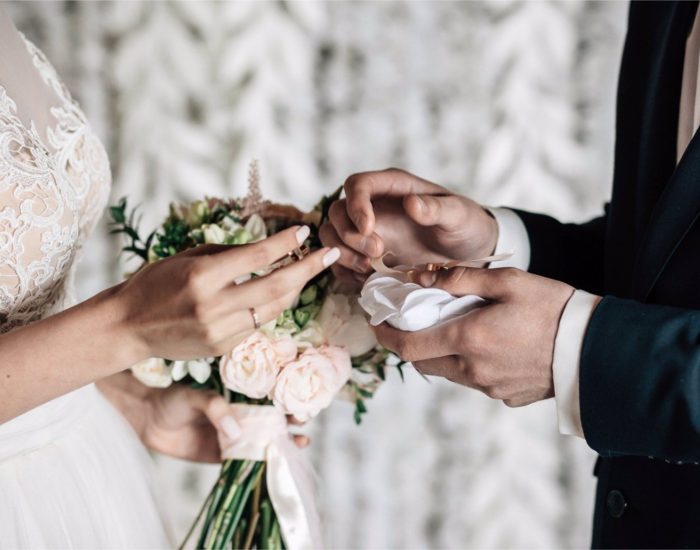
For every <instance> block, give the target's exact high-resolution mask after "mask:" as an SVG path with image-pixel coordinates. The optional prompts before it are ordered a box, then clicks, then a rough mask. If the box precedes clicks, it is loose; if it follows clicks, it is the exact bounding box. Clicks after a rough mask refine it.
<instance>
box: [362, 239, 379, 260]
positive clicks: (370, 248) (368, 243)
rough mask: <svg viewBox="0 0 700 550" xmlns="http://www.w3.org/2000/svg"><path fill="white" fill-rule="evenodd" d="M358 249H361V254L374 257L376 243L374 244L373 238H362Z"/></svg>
mask: <svg viewBox="0 0 700 550" xmlns="http://www.w3.org/2000/svg"><path fill="white" fill-rule="evenodd" d="M360 248H361V249H362V252H365V253H367V255H369V256H374V253H375V252H376V250H377V243H376V242H375V239H374V237H372V236H369V237H362V240H361V241H360Z"/></svg>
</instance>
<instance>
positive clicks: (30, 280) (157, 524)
mask: <svg viewBox="0 0 700 550" xmlns="http://www.w3.org/2000/svg"><path fill="white" fill-rule="evenodd" d="M1 16H2V14H0V17H1ZM26 48H27V49H28V51H29V54H30V57H29V59H31V60H32V61H33V65H34V69H33V70H36V71H38V74H39V75H40V77H41V79H40V82H42V83H43V84H45V85H46V87H47V90H50V91H51V93H52V96H53V97H54V98H57V106H56V107H54V108H53V109H51V114H52V115H53V122H55V124H54V125H53V127H47V128H46V131H45V133H44V137H43V138H42V137H40V132H39V131H37V128H36V126H35V125H34V124H27V123H26V121H25V122H24V123H23V122H22V120H21V119H20V117H19V116H18V109H17V103H16V101H13V98H12V97H10V96H9V94H8V93H7V91H6V88H4V87H2V86H0V332H7V331H10V330H12V329H13V328H16V327H19V326H22V325H25V324H27V323H31V322H32V321H35V320H37V319H40V318H42V317H45V316H47V315H50V314H52V313H54V312H57V311H60V310H61V309H64V308H65V307H68V306H70V305H72V303H73V298H72V278H73V271H74V267H75V263H76V258H77V256H78V254H79V250H80V248H81V246H82V244H83V243H84V242H85V240H86V239H87V237H88V236H89V235H90V233H91V231H92V230H93V228H94V226H95V224H96V222H97V220H98V219H99V217H100V215H101V212H102V210H103V209H104V206H105V204H106V201H107V197H108V194H109V187H110V182H111V176H110V169H109V162H108V159H107V156H106V153H105V150H104V148H103V146H102V144H101V143H100V141H99V140H98V138H97V137H96V136H95V134H94V133H93V132H92V131H91V129H90V127H89V125H88V124H87V122H86V120H85V116H84V115H83V113H82V112H81V110H80V109H79V108H78V106H77V105H76V104H75V103H74V102H73V100H72V99H71V97H70V95H69V93H68V92H67V90H66V89H65V87H64V86H63V85H62V84H61V83H60V81H59V78H58V76H57V75H56V73H55V71H54V69H53V68H52V67H51V65H50V64H49V63H48V62H47V60H46V59H45V58H44V56H43V55H42V54H41V53H40V52H39V51H38V50H37V49H36V48H35V47H34V46H33V45H32V44H30V43H29V42H26ZM28 64H29V63H28ZM0 84H2V80H0ZM87 337H89V336H87ZM37 345H40V342H37ZM151 468H152V464H151V459H150V457H149V455H148V453H147V451H146V450H145V448H144V447H143V446H142V444H141V442H140V441H139V440H138V438H137V436H136V434H135V433H134V431H133V430H132V429H131V427H130V426H129V425H128V424H127V422H126V421H125V420H124V418H123V417H122V416H121V415H120V414H119V413H118V412H117V411H116V410H115V409H114V408H112V406H111V405H110V404H109V403H108V402H107V401H106V400H105V399H104V398H103V397H102V395H101V394H100V393H99V391H98V390H97V389H96V388H95V387H94V386H93V385H90V386H87V387H84V388H82V389H80V390H78V391H75V392H73V393H70V394H68V395H64V396H62V397H60V398H58V399H55V400H54V401H51V402H49V403H46V404H44V405H42V406H40V407H37V408H35V409H33V410H31V411H29V412H27V413H26V414H23V415H21V416H19V417H17V418H15V419H13V420H11V421H9V422H6V423H4V424H2V425H0V548H166V547H172V544H171V543H170V541H169V539H168V537H167V536H166V532H165V529H164V527H163V525H164V524H163V521H162V519H161V514H160V513H159V509H158V506H157V504H156V498H155V495H154V488H153V483H152V479H151V474H152V472H151Z"/></svg>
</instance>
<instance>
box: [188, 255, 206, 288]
mask: <svg viewBox="0 0 700 550" xmlns="http://www.w3.org/2000/svg"><path fill="white" fill-rule="evenodd" d="M207 267H208V266H207V262H206V258H197V259H196V260H194V261H192V262H191V263H190V266H189V268H188V270H187V272H186V274H185V278H186V283H187V288H188V289H189V290H190V291H193V292H195V293H196V294H199V293H200V292H201V291H202V290H204V288H205V283H206V281H205V279H206V275H207Z"/></svg>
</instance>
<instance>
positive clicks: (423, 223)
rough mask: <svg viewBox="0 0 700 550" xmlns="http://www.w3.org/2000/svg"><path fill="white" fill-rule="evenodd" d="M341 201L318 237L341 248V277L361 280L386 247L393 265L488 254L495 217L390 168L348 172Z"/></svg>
mask: <svg viewBox="0 0 700 550" xmlns="http://www.w3.org/2000/svg"><path fill="white" fill-rule="evenodd" d="M345 195H346V198H345V199H343V200H339V201H336V202H335V203H334V204H333V205H332V206H331V209H330V213H329V214H330V216H329V217H330V223H328V224H325V225H324V226H323V227H321V240H322V241H323V243H324V244H325V245H327V246H336V247H338V248H340V251H341V256H340V260H339V261H338V263H337V264H336V265H335V266H334V267H333V270H334V272H335V274H336V276H337V277H338V278H340V279H341V280H344V281H345V282H355V283H357V282H358V281H360V282H361V281H364V279H365V278H366V277H367V274H368V273H369V272H370V270H371V267H370V259H371V258H378V257H380V256H381V255H382V254H384V253H386V252H391V253H392V255H393V257H392V258H391V262H392V263H393V264H405V265H422V264H426V263H428V262H445V261H449V260H469V259H476V258H482V257H485V256H489V255H491V254H492V253H493V251H494V249H495V247H496V241H497V240H498V225H497V223H496V220H494V219H493V217H491V215H490V214H489V213H488V212H487V211H486V210H484V209H483V208H482V207H481V206H480V205H478V204H477V203H475V202H474V201H472V200H470V199H467V198H466V197H462V196H460V195H455V194H453V193H451V192H450V191H448V190H447V189H445V188H443V187H440V186H439V185H435V184H434V183H430V182H429V181H426V180H423V179H421V178H418V177H416V176H414V175H411V174H409V173H407V172H404V171H403V170H398V169H395V168H390V169H388V170H383V171H380V172H364V173H361V174H355V175H353V176H350V177H349V178H348V179H347V181H346V182H345Z"/></svg>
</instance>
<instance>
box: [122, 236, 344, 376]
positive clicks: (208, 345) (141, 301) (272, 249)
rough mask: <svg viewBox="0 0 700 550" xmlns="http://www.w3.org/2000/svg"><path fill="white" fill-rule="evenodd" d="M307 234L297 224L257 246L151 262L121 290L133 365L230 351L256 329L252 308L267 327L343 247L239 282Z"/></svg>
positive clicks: (211, 248)
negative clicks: (241, 277)
mask: <svg viewBox="0 0 700 550" xmlns="http://www.w3.org/2000/svg"><path fill="white" fill-rule="evenodd" d="M308 235H309V229H308V227H292V228H289V229H287V230H285V231H282V232H280V233H278V234H276V235H273V236H272V237H270V238H268V239H266V240H264V241H260V242H257V243H255V244H250V245H244V246H224V245H218V246H217V245H203V246H201V247H197V248H194V249H192V250H188V251H186V252H183V253H180V254H177V255H175V256H173V257H171V258H167V259H165V260H161V261H159V262H156V263H153V264H150V265H148V266H146V267H145V268H143V269H142V270H140V271H138V272H137V273H135V274H134V275H133V276H132V277H130V278H129V279H128V280H127V281H125V282H123V283H122V284H120V285H118V286H117V287H115V289H116V290H115V293H116V294H115V298H116V302H117V304H118V305H117V311H118V314H117V315H118V319H119V321H118V323H119V325H120V326H121V327H122V329H123V330H122V331H121V332H122V333H124V334H126V335H127V337H128V338H129V344H130V345H131V346H133V348H134V354H133V359H134V361H133V362H134V363H135V362H137V361H139V360H141V359H145V358H147V357H165V358H168V359H194V358H199V357H212V356H216V355H223V354H224V353H226V352H228V351H230V350H231V349H232V348H233V347H235V345H236V344H237V343H238V342H240V341H241V340H242V339H243V338H244V337H245V336H247V335H248V334H249V333H250V332H251V331H252V330H253V329H254V328H255V327H254V319H253V314H252V312H251V308H255V311H256V313H257V316H258V318H259V322H260V323H261V324H264V323H266V322H268V321H271V320H272V319H275V318H276V317H277V316H278V315H279V314H280V312H281V311H283V310H284V309H286V308H287V307H289V306H290V305H291V304H292V303H293V301H294V300H295V298H296V297H297V295H298V294H299V292H300V291H301V290H302V288H303V286H304V284H305V283H306V282H307V281H308V280H309V279H311V278H312V277H314V276H315V275H317V274H318V273H320V272H321V271H323V270H324V269H325V268H327V267H328V266H330V265H331V264H333V263H334V262H335V261H336V260H337V259H338V257H339V255H340V252H339V250H338V249H336V248H323V249H321V250H318V251H315V252H313V253H312V254H309V255H308V256H307V257H306V258H304V259H303V260H301V261H298V262H295V263H292V264H291V265H288V266H286V267H284V268H281V269H278V270H276V271H274V272H273V273H271V274H269V275H266V276H264V277H256V278H253V279H251V280H249V281H247V282H245V283H243V284H236V283H234V280H235V279H237V278H238V277H240V276H242V275H246V274H249V273H252V272H255V271H258V270H260V269H263V268H265V267H268V266H269V265H271V264H272V263H274V262H275V261H277V260H278V259H280V258H281V257H283V256H285V255H286V254H287V253H289V252H290V251H292V250H294V249H295V248H297V247H298V246H299V245H300V244H301V243H303V242H304V240H305V239H306V238H307V237H308Z"/></svg>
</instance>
